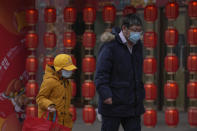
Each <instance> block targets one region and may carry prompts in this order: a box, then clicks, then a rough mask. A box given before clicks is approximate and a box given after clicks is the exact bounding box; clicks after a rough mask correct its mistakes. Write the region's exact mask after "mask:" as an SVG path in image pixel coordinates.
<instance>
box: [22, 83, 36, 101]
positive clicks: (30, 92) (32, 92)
mask: <svg viewBox="0 0 197 131" xmlns="http://www.w3.org/2000/svg"><path fill="white" fill-rule="evenodd" d="M38 88H39V87H38V84H37V83H36V82H35V81H34V80H29V81H28V83H27V84H26V91H25V92H26V96H27V97H30V98H32V99H33V98H35V97H36V96H37V93H38Z"/></svg>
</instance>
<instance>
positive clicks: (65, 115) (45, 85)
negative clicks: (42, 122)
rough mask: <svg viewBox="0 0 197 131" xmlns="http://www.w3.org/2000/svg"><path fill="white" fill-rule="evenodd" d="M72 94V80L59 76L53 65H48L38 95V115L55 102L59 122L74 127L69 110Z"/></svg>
mask: <svg viewBox="0 0 197 131" xmlns="http://www.w3.org/2000/svg"><path fill="white" fill-rule="evenodd" d="M71 94H72V90H71V83H70V81H68V80H67V79H62V78H61V77H60V76H58V74H57V72H56V71H55V69H54V68H53V67H50V66H46V69H45V75H44V77H43V82H42V84H41V87H40V91H39V93H38V95H37V97H36V102H37V104H38V117H41V116H42V114H43V113H44V112H46V111H47V108H48V106H49V105H51V104H55V105H56V110H57V112H58V113H57V114H58V123H59V124H62V125H64V126H66V127H69V128H72V124H73V122H72V116H71V113H70V112H69V107H70V101H71ZM50 119H52V116H51V118H50Z"/></svg>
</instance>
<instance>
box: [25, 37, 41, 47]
mask: <svg viewBox="0 0 197 131" xmlns="http://www.w3.org/2000/svg"><path fill="white" fill-rule="evenodd" d="M25 39H26V41H25V45H26V47H27V48H28V49H29V50H35V49H36V48H37V47H38V35H37V34H36V33H28V34H27V35H26V37H25Z"/></svg>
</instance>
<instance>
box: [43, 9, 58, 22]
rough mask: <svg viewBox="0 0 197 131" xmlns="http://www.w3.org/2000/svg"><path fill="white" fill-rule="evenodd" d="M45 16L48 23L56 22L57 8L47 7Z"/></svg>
mask: <svg viewBox="0 0 197 131" xmlns="http://www.w3.org/2000/svg"><path fill="white" fill-rule="evenodd" d="M44 18H45V22H46V23H54V22H55V21H56V9H55V8H45V9H44Z"/></svg>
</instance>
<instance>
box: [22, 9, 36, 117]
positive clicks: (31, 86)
mask: <svg viewBox="0 0 197 131" xmlns="http://www.w3.org/2000/svg"><path fill="white" fill-rule="evenodd" d="M26 22H27V24H28V26H29V31H28V32H27V34H26V36H25V40H26V41H25V45H26V47H27V49H28V51H29V54H30V55H29V56H28V57H27V58H26V71H27V72H28V73H29V80H28V82H27V84H26V87H25V93H26V96H27V97H28V98H29V99H31V104H29V105H27V107H26V117H37V115H38V109H37V106H36V104H35V97H36V95H37V93H38V88H39V87H38V84H37V83H36V81H35V78H36V77H35V76H36V72H37V69H38V60H37V58H36V56H35V54H36V49H37V47H38V35H37V34H36V24H37V22H38V11H37V9H35V8H31V9H27V10H26Z"/></svg>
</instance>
